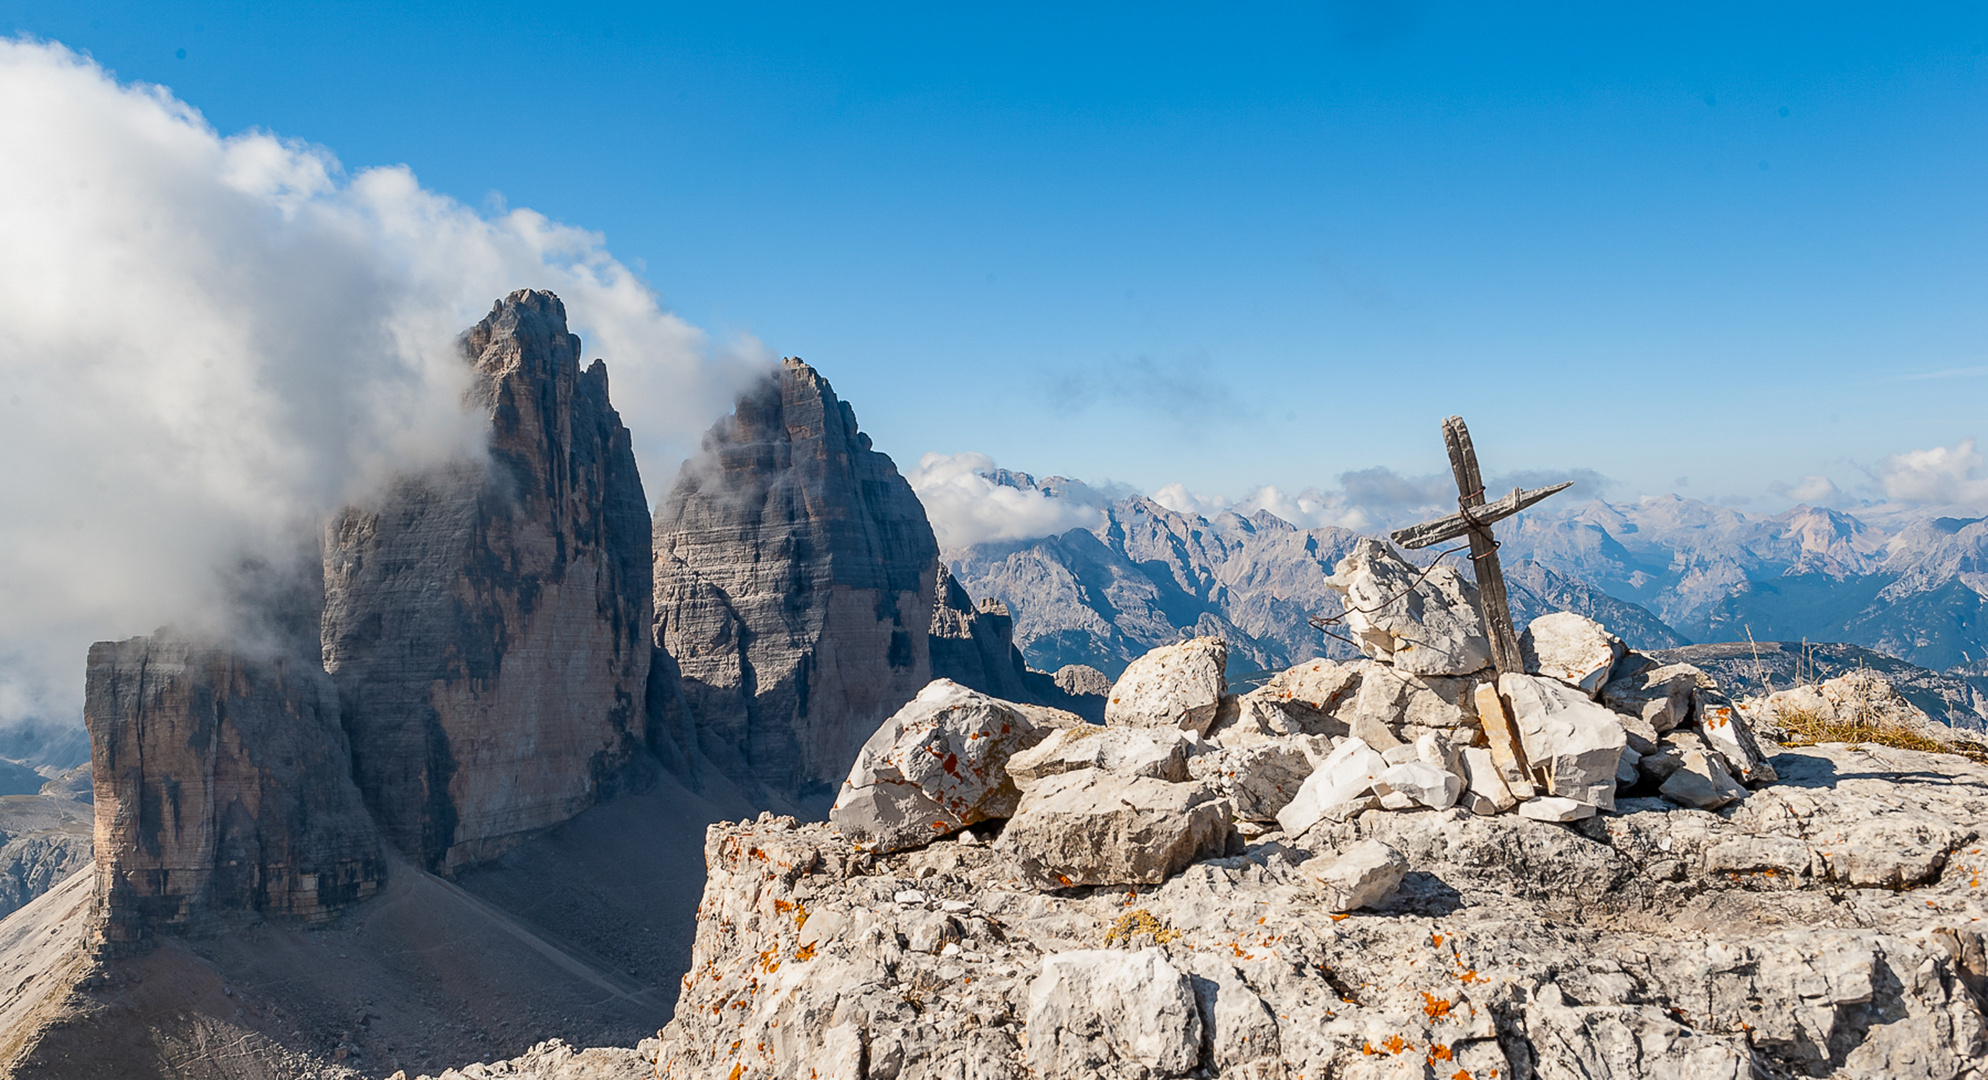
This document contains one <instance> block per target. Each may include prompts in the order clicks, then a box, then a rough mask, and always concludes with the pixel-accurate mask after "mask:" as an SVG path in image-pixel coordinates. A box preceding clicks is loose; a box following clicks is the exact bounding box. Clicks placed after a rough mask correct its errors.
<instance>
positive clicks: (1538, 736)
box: [1498, 672, 1629, 810]
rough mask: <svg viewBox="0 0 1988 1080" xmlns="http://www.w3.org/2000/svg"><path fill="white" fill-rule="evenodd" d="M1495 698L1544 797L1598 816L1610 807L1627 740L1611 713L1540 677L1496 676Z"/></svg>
mask: <svg viewBox="0 0 1988 1080" xmlns="http://www.w3.org/2000/svg"><path fill="white" fill-rule="evenodd" d="M1498 693H1499V694H1500V695H1501V696H1502V697H1503V698H1504V699H1505V703H1506V706H1507V707H1508V708H1510V709H1511V711H1512V717H1513V718H1514V719H1515V720H1517V721H1518V727H1519V739H1520V744H1521V745H1522V746H1523V747H1524V748H1525V753H1526V761H1527V763H1529V764H1530V765H1531V766H1532V768H1533V771H1534V772H1535V773H1537V774H1538V775H1540V776H1541V777H1542V778H1543V779H1544V780H1545V782H1546V790H1547V792H1548V793H1549V794H1552V795H1557V796H1561V797H1563V798H1568V799H1572V800H1574V801H1575V802H1577V803H1581V804H1583V805H1586V806H1592V807H1594V808H1596V809H1599V810H1608V809H1611V808H1613V807H1614V806H1615V771H1616V767H1617V766H1618V765H1620V764H1621V761H1622V750H1623V748H1624V747H1625V746H1627V745H1628V743H1629V737H1628V735H1627V734H1626V733H1625V732H1624V731H1623V728H1622V722H1621V721H1620V720H1618V719H1617V718H1616V716H1615V714H1614V713H1613V712H1611V711H1609V710H1608V709H1606V708H1603V707H1602V706H1600V705H1597V704H1595V703H1594V701H1592V700H1590V699H1589V698H1588V696H1587V695H1586V694H1583V693H1582V692H1580V691H1579V690H1576V689H1574V688H1573V687H1571V686H1569V685H1567V684H1566V683H1564V682H1561V681H1560V680H1558V679H1549V678H1545V677H1543V676H1539V675H1521V674H1519V673H1517V672H1507V673H1505V674H1503V675H1500V676H1499V677H1498Z"/></svg>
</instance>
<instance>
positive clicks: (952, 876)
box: [465, 744, 1988, 1080]
mask: <svg viewBox="0 0 1988 1080" xmlns="http://www.w3.org/2000/svg"><path fill="white" fill-rule="evenodd" d="M1773 764H1774V767H1775V769H1776V770H1777V772H1778V773H1779V774H1780V777H1781V782H1780V783H1778V784H1776V785H1774V786H1772V787H1768V788H1765V789H1762V790H1759V791H1755V792H1753V793H1752V794H1751V795H1750V796H1749V797H1748V798H1747V799H1745V800H1744V801H1742V802H1739V803H1736V804H1733V805H1731V806H1729V807H1727V808H1726V809H1725V810H1723V811H1721V812H1718V813H1707V812H1703V811H1696V810H1686V809H1678V808H1675V807H1671V806H1670V805H1669V804H1667V803H1665V802H1663V801H1661V800H1657V799H1641V798H1624V799H1621V800H1619V801H1618V803H1617V806H1616V809H1615V812H1613V813H1608V814H1604V815H1601V816H1598V817H1594V818H1590V819H1587V820H1585V821H1581V822H1578V823H1575V824H1574V825H1571V826H1570V825H1557V824H1547V823H1542V822H1535V821H1529V820H1527V819H1525V818H1522V817H1518V816H1515V815H1503V816H1498V817H1479V816H1475V815H1472V814H1469V813H1467V812H1464V811H1462V810H1460V809H1452V810H1444V811H1435V810H1423V811H1415V812H1389V811H1381V810H1374V811H1368V812H1366V813H1363V814H1360V815H1358V816H1357V817H1354V818H1352V819H1351V820H1348V821H1344V822H1334V821H1330V820H1326V821H1323V822H1320V823H1319V824H1317V825H1315V826H1313V827H1312V828H1311V829H1310V830H1308V831H1307V832H1306V833H1304V834H1303V835H1301V836H1296V837H1291V836H1286V835H1283V834H1279V833H1270V834H1265V835H1263V836H1261V837H1259V838H1258V839H1257V840H1256V842H1254V843H1252V844H1251V845H1250V846H1249V848H1248V850H1247V851H1246V853H1244V854H1241V855H1235V856H1228V857H1220V858H1209V859H1203V860H1201V861H1199V862H1196V863H1194V864H1193V865H1191V866H1189V867H1187V868H1186V869H1185V870H1184V871H1183V872H1181V873H1179V874H1178V875H1176V876H1174V877H1172V878H1170V879H1169V880H1167V881H1166V882H1165V883H1164V884H1162V885H1159V886H1153V887H1124V886H1116V887H1100V888H1075V889H1058V890H1051V891H1046V892H1045V891H1037V890H1035V889H1033V888H1031V887H1030V886H1029V885H1028V883H1027V881H1026V880H1025V879H1024V878H1023V876H1022V875H1021V874H1020V873H1019V872H1018V869H1017V868H1016V866H1015V865H1014V864H1013V863H1012V862H1011V861H1010V860H1009V859H1008V857H1007V856H1005V855H1004V854H1003V853H1002V851H1001V849H1000V847H999V846H998V845H993V846H990V845H969V844H963V843H958V842H953V841H941V842H939V843H936V844H933V845H932V846H930V847H927V848H924V849H921V850H917V851H911V852H905V853H901V854H896V855H890V856H882V857H879V856H875V855H864V854H859V853H857V852H855V851H854V850H853V848H852V845H851V844H850V843H849V842H848V841H847V840H845V839H843V838H842V837H841V836H839V835H838V834H836V833H835V832H834V831H833V830H832V829H830V828H828V827H826V826H821V825H800V824H796V823H794V822H793V821H792V820H791V819H776V818H772V817H770V816H763V817H762V818H761V819H760V820H759V821H756V822H747V823H739V824H735V825H718V826H713V827H712V829H711V831H710V835H709V838H708V840H707V848H706V853H707V858H708V860H709V862H710V867H711V879H710V885H709V887H708V889H707V891H706V893H705V900H704V906H703V909H702V911H701V915H702V919H701V921H700V930H699V934H698V939H697V945H696V953H695V959H694V967H693V970H692V971H691V973H690V974H689V976H687V977H686V979H685V984H684V993H683V998H682V1003H681V1004H680V1005H679V1007H678V1010H677V1014H676V1018H675V1019H674V1020H672V1021H671V1023H670V1025H669V1027H668V1028H666V1029H665V1030H664V1032H663V1033H662V1037H661V1041H660V1042H659V1043H654V1044H645V1046H644V1048H643V1052H644V1053H645V1054H646V1053H649V1052H651V1051H653V1053H654V1054H655V1055H656V1056H655V1057H654V1058H652V1059H650V1060H652V1061H654V1065H653V1066H652V1067H653V1068H655V1069H656V1070H657V1071H658V1072H659V1073H660V1074H661V1075H662V1076H666V1077H686V1078H687V1077H712V1076H716V1077H725V1076H736V1077H739V1078H741V1080H742V1078H745V1077H828V1076H847V1077H863V1078H875V1080H890V1078H905V1080H910V1078H923V1077H934V1078H936V1077H984V1078H985V1077H1002V1078H1005V1077H1015V1078H1021V1077H1026V1076H1031V1075H1059V1076H1073V1077H1095V1078H1099V1080H1104V1078H1133V1077H1138V1078H1145V1077H1159V1076H1215V1077H1226V1076H1238V1077H1252V1078H1260V1077H1287V1078H1296V1077H1300V1076H1303V1077H1326V1076H1332V1077H1341V1076H1344V1077H1384V1076H1386V1077H1392V1076H1418V1077H1421V1076H1439V1077H1445V1078H1453V1077H1456V1076H1458V1075H1462V1076H1466V1077H1471V1078H1478V1080H1482V1078H1488V1077H1492V1076H1497V1077H1501V1078H1503V1077H1515V1078H1521V1080H1523V1078H1527V1077H1540V1078H1551V1077H1621V1078H1629V1077H1678V1078H1694V1080H1695V1078H1700V1077H1734V1078H1745V1077H1753V1076H1764V1077H1797V1076H1842V1077H1926V1078H1933V1077H1940V1078H1957V1077H1980V1076H1982V1075H1984V1074H1983V1072H1982V1071H1981V1067H1980V1064H1979V1063H1980V1062H1981V1061H1982V1060H1983V1057H1984V1054H1988V1038H1984V1033H1985V1032H1988V1029H1985V1028H1984V1023H1983V1012H1982V1004H1983V999H1982V994H1983V990H1984V988H1988V962H1984V949H1983V946H1984V930H1988V923H1984V922H1983V918H1982V917H1983V914H1984V910H1983V909H1984V903H1983V894H1982V889H1981V884H1980V882H1981V878H1980V873H1981V871H1982V870H1983V869H1984V868H1988V855H1984V853H1983V852H1984V846H1983V837H1982V836H1981V832H1982V831H1983V829H1982V823H1983V821H1984V820H1988V769H1984V768H1983V767H1981V766H1977V765H1973V764H1970V763H1968V762H1966V761H1965V760H1963V759H1960V758H1957V757H1953V756H1948V755H1931V754H1922V753H1918V752H1914V751H1908V750H1895V749H1888V748H1883V747H1876V746H1863V747H1853V746H1846V745H1841V744H1829V745H1822V746H1815V747H1806V748H1802V749H1785V750H1782V751H1781V752H1780V753H1779V754H1777V755H1776V756H1775V757H1774V759H1773ZM1364 841H1379V842H1381V843H1384V844H1386V845H1387V846H1388V847H1389V848H1391V849H1393V850H1394V851H1396V852H1399V853H1400V855H1401V857H1402V858H1403V859H1404V860H1405V861H1406V862H1407V864H1408V870H1407V873H1406V876H1405V878H1404V879H1403V882H1402V884H1401V887H1400V888H1399V890H1397V891H1396V892H1395V894H1394V895H1393V897H1392V898H1391V899H1388V900H1386V901H1384V902H1382V904H1381V906H1380V908H1379V909H1378V910H1363V911H1358V912H1354V913H1352V914H1348V915H1333V914H1331V913H1329V912H1327V911H1325V910H1324V909H1323V908H1322V906H1321V905H1320V903H1319V902H1318V899H1317V896H1316V893H1315V892H1314V890H1313V887H1312V885H1311V883H1310V882H1309V881H1308V879H1307V875H1306V873H1305V868H1306V864H1307V863H1308V862H1309V861H1311V860H1313V859H1330V858H1333V857H1335V856H1337V855H1338V854H1341V853H1345V852H1350V851H1352V850H1354V848H1355V846H1356V845H1359V844H1361V843H1362V842H1364ZM933 923H938V924H940V925H942V926H943V927H944V930H943V931H942V932H940V933H936V934H935V933H931V932H929V931H927V930H925V929H922V928H924V927H926V926H927V925H928V924H933ZM1101 950H1116V951H1120V953H1121V957H1122V958H1121V959H1118V960H1115V961H1111V962H1106V960H1105V959H1103V958H1101V956H1100V951H1101ZM1142 973H1143V974H1142ZM1183 981H1184V982H1185V984H1186V986H1187V987H1188V989H1189V991H1191V1000H1192V1002H1193V1007H1194V1015H1193V1017H1192V1018H1191V1019H1190V1018H1189V1017H1188V1016H1187V1015H1186V1013H1185V1012H1184V1011H1182V1006H1181V1003H1182V1002H1183V1001H1186V1000H1189V999H1188V997H1186V996H1184V995H1183V994H1182V992H1181V989H1180V987H1181V983H1182V982H1183ZM1079 983H1082V984H1083V985H1084V986H1085V987H1101V988H1103V989H1096V990H1087V991H1086V992H1087V993H1088V994H1090V996H1091V997H1092V998H1093V999H1094V1000H1095V1002H1096V1005H1095V1008H1094V1010H1093V1011H1092V1013H1091V1014H1088V1016H1087V1018H1077V1017H1075V1016H1074V1014H1073V1013H1072V1012H1071V1011H1070V1010H1069V1009H1068V1008H1065V1005H1067V1001H1066V1000H1065V998H1066V997H1067V996H1068V995H1069V994H1071V993H1072V992H1073V988H1075V987H1076V986H1077V985H1078V984H1079ZM1133 1001H1141V1002H1148V1003H1155V1002H1156V1003H1160V1005H1156V1006H1155V1007H1154V1008H1152V1009H1149V1010H1146V1011H1144V1012H1141V1013H1140V1014H1139V1016H1138V1017H1136V1018H1132V1017H1131V1015H1130V1012H1128V1009H1129V1006H1128V1005H1127V1003H1128V1002H1133ZM1058 1002H1062V1003H1063V1004H1057V1003H1058ZM1160 1006H1164V1007H1163V1008H1162V1007H1160ZM1169 1010H1171V1011H1169ZM1050 1017H1055V1019H1054V1020H1053V1021H1052V1020H1050V1019H1049V1018H1050ZM1038 1025H1041V1026H1040V1027H1039V1026H1038ZM1190 1035H1192V1036H1193V1038H1192V1039H1190ZM1051 1060H1053V1061H1055V1062H1057V1063H1058V1066H1057V1068H1055V1069H1052V1070H1050V1071H1046V1072H1045V1071H1042V1070H1041V1068H1040V1063H1043V1062H1048V1061H1051ZM1032 1064H1035V1065H1037V1071H1035V1072H1033V1073H1032V1072H1031V1071H1030V1069H1031V1065H1032ZM735 1070H736V1071H735ZM465 1075H467V1074H465ZM489 1075H493V1076H495V1075H506V1076H511V1075H517V1076H527V1075H529V1076H546V1077H551V1076H555V1075H556V1076H561V1077H565V1076H569V1075H570V1076H572V1077H574V1078H575V1080H578V1078H582V1077H595V1076H600V1077H612V1076H619V1075H621V1074H619V1073H615V1072H611V1071H606V1069H605V1067H604V1068H603V1071H598V1072H580V1073H571V1074H569V1073H553V1072H537V1073H524V1072H513V1073H496V1072H492V1073H490V1074H489Z"/></svg>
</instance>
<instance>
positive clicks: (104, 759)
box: [83, 636, 386, 941]
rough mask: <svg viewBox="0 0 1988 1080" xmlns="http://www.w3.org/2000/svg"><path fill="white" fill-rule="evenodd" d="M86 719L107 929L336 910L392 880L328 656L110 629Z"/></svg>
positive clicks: (99, 887)
mask: <svg viewBox="0 0 1988 1080" xmlns="http://www.w3.org/2000/svg"><path fill="white" fill-rule="evenodd" d="M83 719H84V723H85V724H86V725H87V727H88V728H89V732H90V753H91V758H92V760H93V761H94V762H95V799H96V835H95V844H96V852H97V863H96V875H97V881H96V892H97V903H98V911H99V912H100V913H101V914H102V916H103V917H104V918H105V919H106V925H105V926H104V935H105V937H106V938H108V939H109V940H112V941H136V940H138V939H140V938H141V937H143V936H144V934H145V932H146V931H147V930H148V929H152V928H155V927H178V926H186V925H189V924H197V923H199V922H200V921H202V920H204V919H206V918H209V917H211V916H214V915H217V914H221V913H226V912H262V913H267V914H280V915H291V916H301V917H304V918H307V919H318V918H324V917H327V916H329V915H330V914H331V913H332V912H334V911H336V910H337V909H338V908H340V907H343V906H345V905H348V904H351V903H354V902H356V901H359V900H363V899H365V898H366V897H367V896H370V895H372V893H373V891H374V890H375V889H376V888H377V887H378V886H379V883H380V881H381V879H382V877H383V875H384V874H385V869H386V868H385V863H384V859H383V857H382V854H381V848H380V841H379V836H378V834H377V833H376V832H375V831H374V829H373V824H372V822H371V820H370V819H369V818H368V817H367V814H366V809H365V806H364V804H363V802H362V801H361V799H360V796H359V791H358V789H357V788H356V787H355V786H354V785H353V783H352V775H351V769H350V765H349V761H350V757H349V750H348V747H347V743H346V739H345V733H344V731H343V730H342V729H341V728H340V725H339V712H338V694H337V691H336V690H335V689H334V687H333V686H332V683H331V680H330V679H329V678H328V677H326V675H325V674H324V672H323V671H322V670H320V669H319V668H318V666H317V664H316V663H315V658H308V657H307V658H303V659H295V658H283V657H277V658H273V659H249V658H245V657H243V656H241V655H238V654H236V653H233V652H231V651H229V650H227V649H225V648H219V647H212V646H202V645H196V644H190V643H188V642H185V641H179V640H174V639H171V638H168V637H163V636H155V637H151V638H132V639H131V640H129V641H120V642H99V643H98V644H96V645H94V646H92V647H91V648H90V660H89V673H88V682H87V688H86V690H85V697H84V708H83Z"/></svg>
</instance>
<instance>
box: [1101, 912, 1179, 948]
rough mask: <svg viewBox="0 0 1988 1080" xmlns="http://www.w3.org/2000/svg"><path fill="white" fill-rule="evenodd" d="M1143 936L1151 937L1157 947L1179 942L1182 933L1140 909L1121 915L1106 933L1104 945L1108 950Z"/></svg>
mask: <svg viewBox="0 0 1988 1080" xmlns="http://www.w3.org/2000/svg"><path fill="white" fill-rule="evenodd" d="M1142 935H1145V936H1150V937H1151V938H1152V939H1153V944H1155V945H1165V944H1166V943H1167V942H1169V941H1176V940H1178V939H1179V938H1180V931H1178V930H1175V929H1173V928H1171V927H1169V926H1168V925H1167V924H1165V923H1163V922H1161V921H1160V920H1158V919H1156V918H1154V917H1153V913H1152V912H1150V911H1148V910H1146V909H1145V908H1140V909H1138V910H1137V911H1128V912H1126V913H1125V914H1123V915H1120V916H1119V917H1118V921H1117V922H1115V923H1113V924H1112V926H1111V929H1110V930H1108V931H1106V932H1105V935H1104V943H1105V946H1106V947H1107V948H1109V947H1110V946H1112V945H1113V944H1115V943H1117V942H1120V941H1123V942H1125V943H1127V944H1131V942H1132V939H1133V938H1136V937H1140V936H1142Z"/></svg>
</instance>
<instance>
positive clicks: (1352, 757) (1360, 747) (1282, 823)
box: [1277, 738, 1388, 836]
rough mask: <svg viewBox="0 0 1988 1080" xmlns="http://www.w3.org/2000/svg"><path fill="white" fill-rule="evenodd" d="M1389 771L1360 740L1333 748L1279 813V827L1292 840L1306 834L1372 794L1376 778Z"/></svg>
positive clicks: (1375, 754)
mask: <svg viewBox="0 0 1988 1080" xmlns="http://www.w3.org/2000/svg"><path fill="white" fill-rule="evenodd" d="M1387 768H1388V764H1387V761H1386V760H1385V759H1383V758H1382V757H1381V756H1380V755H1379V754H1377V753H1375V752H1374V749H1373V747H1371V746H1368V745H1367V744H1366V743H1365V742H1362V741H1361V740H1359V739H1357V738H1348V739H1347V740H1346V741H1344V742H1342V743H1340V744H1339V745H1338V746H1336V747H1334V748H1333V751H1332V754H1331V756H1329V757H1327V758H1326V759H1325V760H1324V761H1322V762H1320V763H1319V766H1318V768H1316V769H1314V770H1312V774H1311V775H1310V776H1308V777H1306V778H1305V782H1304V784H1303V785H1302V786H1300V787H1299V788H1298V794H1297V795H1296V796H1294V797H1293V798H1292V799H1291V802H1290V803H1289V805H1287V806H1285V807H1284V809H1283V810H1281V811H1279V812H1278V814H1277V824H1278V826H1279V827H1281V828H1282V829H1283V830H1284V832H1285V833H1286V834H1288V835H1291V836H1297V835H1299V834H1300V833H1303V832H1304V831H1305V830H1306V829H1309V828H1311V827H1312V826H1313V825H1316V824H1318V823H1319V822H1320V821H1321V820H1323V819H1325V818H1326V817H1327V816H1328V815H1330V814H1331V813H1332V811H1333V810H1334V808H1336V807H1339V806H1341V805H1342V804H1345V803H1350V802H1352V801H1354V800H1356V799H1362V798H1365V797H1366V796H1368V795H1370V794H1372V793H1373V790H1374V780H1375V778H1377V777H1379V776H1380V774H1381V773H1383V772H1385V771H1386V770H1387Z"/></svg>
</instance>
